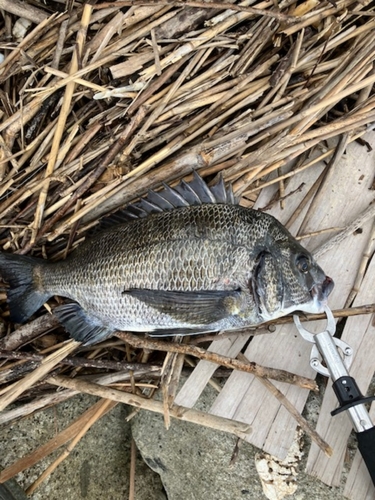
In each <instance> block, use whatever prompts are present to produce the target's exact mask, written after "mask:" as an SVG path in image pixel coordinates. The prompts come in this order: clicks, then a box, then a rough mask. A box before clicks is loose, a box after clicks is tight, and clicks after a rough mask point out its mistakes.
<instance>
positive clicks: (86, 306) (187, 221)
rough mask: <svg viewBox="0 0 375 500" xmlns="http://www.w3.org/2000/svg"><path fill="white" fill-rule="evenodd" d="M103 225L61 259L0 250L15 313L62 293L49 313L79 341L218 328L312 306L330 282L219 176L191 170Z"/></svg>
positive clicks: (18, 317) (24, 313)
mask: <svg viewBox="0 0 375 500" xmlns="http://www.w3.org/2000/svg"><path fill="white" fill-rule="evenodd" d="M171 207H172V208H171ZM103 227H104V228H105V229H103V230H99V231H98V233H97V234H96V235H94V236H92V237H91V238H90V237H89V238H88V239H87V241H86V242H85V243H84V244H83V245H81V246H80V247H79V248H78V249H77V250H76V251H74V252H73V253H72V254H71V255H70V256H69V257H68V258H67V259H66V260H65V261H62V262H57V263H49V262H46V261H43V260H40V259H39V260H38V259H34V258H31V257H24V256H17V255H10V254H5V253H1V254H0V272H1V274H2V275H3V277H4V278H5V279H6V280H7V281H9V283H10V290H9V292H8V301H9V306H10V312H11V318H12V319H13V321H16V322H20V321H25V320H26V319H27V318H28V317H29V316H30V315H31V314H32V313H33V312H35V311H36V310H37V309H38V308H39V307H40V306H41V305H42V304H43V302H45V301H46V300H48V298H49V297H51V296H52V295H60V296H63V297H66V298H68V299H71V300H73V301H74V302H71V303H67V304H64V305H63V306H60V307H57V308H56V309H55V314H56V315H57V317H58V318H59V320H60V321H61V322H62V324H63V325H64V326H65V328H66V329H67V331H68V332H69V333H70V334H71V335H72V336H73V337H74V338H75V339H77V340H79V341H81V342H83V343H85V344H92V343H95V342H98V341H100V340H103V339H105V338H107V337H109V336H110V335H112V334H113V332H114V331H115V330H130V331H144V332H149V333H150V334H153V335H166V334H171V333H173V334H188V333H190V334H191V333H200V332H202V331H220V330H228V329H234V328H242V327H245V326H250V325H256V324H259V323H261V322H264V321H267V320H268V319H273V318H276V317H279V316H282V315H284V314H287V313H289V312H293V311H295V310H296V309H301V310H303V311H307V312H318V310H320V309H321V308H322V307H323V306H322V304H323V303H325V300H326V297H327V295H328V293H329V292H330V290H331V289H332V287H333V283H332V280H330V279H329V281H327V279H328V278H327V277H326V275H325V273H324V272H323V271H322V269H321V268H320V267H319V266H318V265H317V264H316V262H315V261H314V260H313V258H312V256H311V255H310V254H309V252H307V251H306V250H305V249H304V248H303V247H302V246H301V245H300V244H299V243H298V242H297V241H296V240H295V239H294V238H293V237H292V236H291V235H290V233H289V232H288V231H287V230H286V229H285V228H284V227H283V226H282V225H281V224H280V223H279V222H278V221H277V220H276V219H275V218H274V217H272V216H270V215H268V214H265V213H262V212H258V211H256V210H252V209H249V208H245V207H241V206H240V205H238V204H236V200H235V198H234V196H233V193H232V192H231V190H230V189H229V188H226V187H225V186H224V183H223V181H222V180H220V181H219V183H218V184H216V185H215V186H213V187H212V188H209V187H208V186H207V184H206V183H205V182H204V181H203V179H201V178H200V177H199V176H197V174H195V175H194V179H193V181H192V182H191V183H189V184H187V183H184V182H182V183H181V184H180V185H178V186H177V187H176V188H175V189H172V188H170V187H167V186H165V187H164V190H162V191H161V192H159V193H153V192H150V193H149V195H148V198H146V199H145V200H140V201H139V202H137V203H136V204H134V205H131V206H129V207H127V209H126V210H124V211H122V212H119V213H117V214H115V216H113V218H109V219H108V220H107V221H104V223H103ZM10 264H11V265H10Z"/></svg>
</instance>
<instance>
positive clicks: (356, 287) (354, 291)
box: [344, 221, 375, 307]
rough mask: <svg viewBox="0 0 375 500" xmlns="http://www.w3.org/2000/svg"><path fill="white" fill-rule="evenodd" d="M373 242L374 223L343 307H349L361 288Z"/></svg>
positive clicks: (374, 236) (372, 249)
mask: <svg viewBox="0 0 375 500" xmlns="http://www.w3.org/2000/svg"><path fill="white" fill-rule="evenodd" d="M374 242H375V221H374V222H373V224H372V228H371V232H370V237H369V239H368V242H367V245H366V247H365V249H364V251H363V254H362V259H361V262H360V265H359V269H358V273H357V277H356V279H355V281H354V284H353V288H352V289H351V291H350V293H349V295H348V298H347V299H346V301H345V305H344V307H349V306H350V304H351V303H352V302H353V300H354V299H355V297H356V296H357V293H358V292H359V288H360V286H361V283H362V280H363V277H364V275H365V272H366V268H367V264H368V261H369V260H370V257H371V255H372V253H373V251H374Z"/></svg>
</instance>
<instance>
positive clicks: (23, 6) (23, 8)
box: [0, 0, 48, 24]
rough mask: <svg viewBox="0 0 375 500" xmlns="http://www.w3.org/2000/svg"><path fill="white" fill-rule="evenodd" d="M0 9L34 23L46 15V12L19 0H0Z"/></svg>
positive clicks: (43, 18)
mask: <svg viewBox="0 0 375 500" xmlns="http://www.w3.org/2000/svg"><path fill="white" fill-rule="evenodd" d="M0 9H3V10H5V12H9V13H10V14H14V15H15V16H17V17H23V18H25V19H28V20H29V21H32V22H33V23H35V24H39V23H41V22H42V21H44V20H45V19H47V17H48V14H47V12H44V10H42V9H39V8H38V7H35V6H34V5H30V4H29V3H26V2H21V1H20V0H11V1H9V0H0Z"/></svg>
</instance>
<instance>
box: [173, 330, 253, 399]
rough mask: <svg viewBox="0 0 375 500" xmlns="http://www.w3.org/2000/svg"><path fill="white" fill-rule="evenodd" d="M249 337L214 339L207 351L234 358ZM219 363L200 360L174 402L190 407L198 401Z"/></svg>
mask: <svg viewBox="0 0 375 500" xmlns="http://www.w3.org/2000/svg"><path fill="white" fill-rule="evenodd" d="M249 338H250V334H249V335H239V336H237V335H236V336H233V337H227V338H226V339H222V340H214V341H213V342H212V343H211V345H210V347H209V348H208V351H211V352H215V353H216V354H225V356H229V357H231V358H236V357H237V356H238V353H239V352H240V351H241V349H242V348H243V346H244V345H245V344H246V342H247V340H248V339H249ZM218 366H219V365H217V364H216V363H211V362H210V361H200V362H199V363H198V365H197V367H196V368H195V370H194V371H195V376H194V377H189V379H188V380H187V381H186V383H185V384H184V386H183V387H182V388H181V390H180V392H179V393H178V395H177V396H176V399H175V401H174V402H175V404H177V405H181V402H182V401H183V402H184V406H187V407H188V408H192V407H193V406H194V405H195V403H196V402H197V401H198V398H199V396H200V395H201V394H202V392H203V390H204V388H205V387H206V385H207V384H208V381H209V380H210V378H211V377H212V375H213V374H214V372H215V370H216V369H217V368H218Z"/></svg>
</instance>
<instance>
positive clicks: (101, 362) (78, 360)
mask: <svg viewBox="0 0 375 500" xmlns="http://www.w3.org/2000/svg"><path fill="white" fill-rule="evenodd" d="M1 358H4V359H20V360H24V361H35V362H38V363H41V362H43V361H44V360H45V358H46V356H43V355H42V354H33V353H28V352H19V351H13V352H9V351H5V350H2V349H0V359H1ZM61 364H63V365H68V366H76V367H82V368H99V369H105V370H116V371H120V370H121V371H123V370H131V371H134V370H149V371H150V372H158V371H160V368H161V367H160V366H158V365H147V364H144V363H127V362H123V361H112V360H106V359H88V358H82V357H78V356H74V357H70V356H68V357H67V358H65V359H63V360H61Z"/></svg>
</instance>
